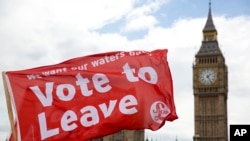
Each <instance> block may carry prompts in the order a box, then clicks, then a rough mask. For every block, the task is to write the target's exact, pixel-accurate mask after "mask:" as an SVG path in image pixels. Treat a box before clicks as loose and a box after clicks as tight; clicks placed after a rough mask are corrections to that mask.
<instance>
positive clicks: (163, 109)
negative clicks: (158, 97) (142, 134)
mask: <svg viewBox="0 0 250 141" xmlns="http://www.w3.org/2000/svg"><path fill="white" fill-rule="evenodd" d="M169 113H170V110H169V108H168V106H167V105H166V104H165V103H163V102H161V101H156V102H154V103H153V104H152V106H151V108H150V114H151V117H152V119H153V120H154V121H155V122H156V123H162V122H163V121H164V120H165V118H166V117H167V116H168V114H169Z"/></svg>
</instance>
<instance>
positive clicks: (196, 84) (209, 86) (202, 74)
mask: <svg viewBox="0 0 250 141" xmlns="http://www.w3.org/2000/svg"><path fill="white" fill-rule="evenodd" d="M202 32H203V40H202V44H201V47H200V49H199V51H198V52H197V54H196V55H195V62H194V64H193V92H194V124H195V127H194V129H195V130H194V136H193V139H194V141H228V125H227V95H228V94H227V93H228V76H227V75H228V71H227V66H226V64H225V58H224V56H223V54H222V52H221V50H220V48H219V44H218V40H217V30H216V29H215V26H214V23H213V19H212V14H211V3H210V2H209V11H208V17H207V21H206V24H205V27H204V29H203V31H202Z"/></svg>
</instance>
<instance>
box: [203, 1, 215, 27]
mask: <svg viewBox="0 0 250 141" xmlns="http://www.w3.org/2000/svg"><path fill="white" fill-rule="evenodd" d="M211 30H216V29H215V26H214V22H213V18H212V13H211V2H210V1H209V10H208V16H207V22H206V24H205V27H204V29H203V32H205V31H211Z"/></svg>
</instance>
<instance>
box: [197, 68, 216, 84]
mask: <svg viewBox="0 0 250 141" xmlns="http://www.w3.org/2000/svg"><path fill="white" fill-rule="evenodd" d="M199 79H200V82H201V83H202V84H204V85H211V84H213V83H214V82H215V80H216V79H217V74H216V72H215V71H214V70H213V69H211V68H207V69H204V70H203V71H202V72H201V73H200V76H199Z"/></svg>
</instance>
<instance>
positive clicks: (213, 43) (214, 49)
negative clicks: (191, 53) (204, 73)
mask: <svg viewBox="0 0 250 141" xmlns="http://www.w3.org/2000/svg"><path fill="white" fill-rule="evenodd" d="M204 32H215V34H217V30H216V29H215V26H214V23H213V18H212V14H211V2H210V1H209V11H208V17H207V22H206V25H205V27H204V29H203V34H204ZM221 54H222V52H221V50H220V48H219V44H218V42H217V40H209V41H206V40H205V41H202V45H201V47H200V49H199V51H198V53H197V54H196V56H207V55H221Z"/></svg>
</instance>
